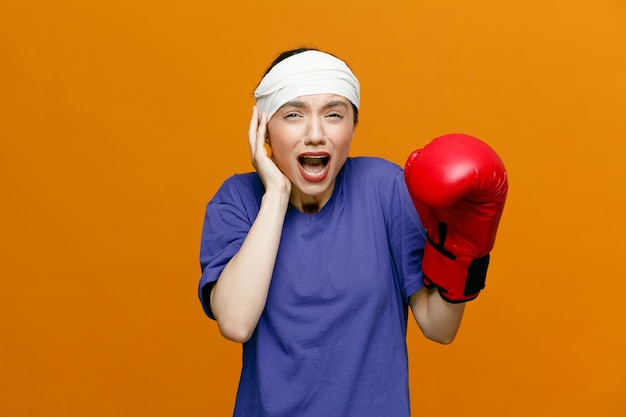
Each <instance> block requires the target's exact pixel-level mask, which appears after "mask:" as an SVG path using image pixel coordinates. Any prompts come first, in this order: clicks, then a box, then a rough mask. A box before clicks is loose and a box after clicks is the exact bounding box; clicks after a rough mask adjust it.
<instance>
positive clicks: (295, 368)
mask: <svg viewBox="0 0 626 417" xmlns="http://www.w3.org/2000/svg"><path fill="white" fill-rule="evenodd" d="M263 192H264V189H263V185H262V183H261V180H260V178H259V176H258V175H257V174H256V173H248V174H241V175H234V176H232V177H230V178H229V179H227V180H226V181H225V182H224V184H223V185H222V187H221V188H220V189H219V190H218V192H217V193H216V195H215V196H214V198H213V199H212V200H211V201H210V202H209V204H208V205H207V211H206V217H205V223H204V229H203V233H202V244H201V251H200V252H201V253H200V262H201V267H202V270H203V274H202V278H201V279H200V286H199V294H200V298H201V302H202V305H203V308H204V310H205V312H206V314H207V315H208V316H209V317H212V314H211V309H210V305H209V300H208V297H207V298H205V297H203V288H204V286H205V285H211V284H212V283H214V282H215V281H216V280H217V279H218V277H219V275H220V273H221V271H222V269H223V268H224V266H225V265H226V264H227V263H228V261H229V260H230V258H231V257H232V256H233V255H235V253H237V251H238V250H239V248H240V247H241V244H242V242H243V240H244V239H245V237H246V234H247V232H248V230H249V229H250V227H251V225H252V223H253V221H254V219H255V218H256V215H257V213H258V211H259V207H260V204H261V197H262V196H263ZM424 236H425V233H424V230H423V228H422V226H421V223H420V221H419V217H418V215H417V212H416V211H415V209H414V207H413V204H412V203H411V199H410V197H409V194H408V191H407V189H406V185H405V183H404V177H403V171H402V169H401V168H400V167H399V166H398V165H396V164H393V163H391V162H388V161H385V160H383V159H379V158H371V157H359V158H348V160H347V161H346V163H345V165H344V167H343V168H342V170H341V171H340V173H339V175H338V176H337V181H336V185H335V189H334V191H333V194H332V196H331V198H330V199H329V201H328V202H327V204H326V205H325V206H324V207H323V208H322V209H321V210H320V211H319V212H318V213H316V214H312V215H311V214H305V213H302V212H300V211H298V210H297V209H295V208H294V207H293V206H291V205H290V206H289V208H288V209H287V213H286V217H285V222H284V226H283V233H282V237H281V242H280V247H279V250H278V255H277V259H276V264H275V267H274V274H273V277H272V281H271V284H270V289H269V294H268V298H267V303H266V306H265V310H264V311H263V314H262V315H261V318H260V320H259V323H258V325H257V328H256V330H255V331H254V333H253V335H252V337H251V338H250V340H249V341H248V342H246V343H244V345H243V367H242V372H241V378H240V383H239V389H238V393H237V400H236V404H235V411H234V416H237V417H239V416H245V417H250V416H255V417H263V416H268V417H269V416H271V417H309V416H311V417H320V416H324V417H334V416H337V417H351V416H355V417H368V416H371V417H385V416H390V417H402V416H409V415H410V402H409V388H408V359H407V348H406V328H407V327H406V326H407V317H408V297H409V296H410V295H411V294H413V293H414V292H416V291H418V290H419V289H421V288H422V286H423V281H422V272H421V261H422V254H423V248H424V240H425V237H424ZM206 288H210V287H206ZM206 288H205V289H206ZM204 294H206V291H205V292H204Z"/></svg>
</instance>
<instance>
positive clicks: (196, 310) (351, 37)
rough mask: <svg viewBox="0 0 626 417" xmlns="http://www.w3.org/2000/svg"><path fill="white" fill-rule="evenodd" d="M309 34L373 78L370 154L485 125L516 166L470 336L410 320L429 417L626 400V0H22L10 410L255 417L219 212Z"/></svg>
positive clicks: (11, 81) (9, 51)
mask: <svg viewBox="0 0 626 417" xmlns="http://www.w3.org/2000/svg"><path fill="white" fill-rule="evenodd" d="M227 3H229V4H227ZM302 44H308V45H314V46H318V47H320V48H322V49H325V50H328V51H329V52H333V53H335V54H338V55H339V56H341V57H343V58H344V59H345V60H346V61H347V62H348V63H349V64H350V65H351V66H352V68H353V69H354V71H355V72H356V74H357V75H358V77H359V78H360V81H361V83H362V109H361V124H360V126H359V128H358V130H357V135H356V139H355V142H354V147H353V154H354V155H363V154H366V155H379V156H383V157H386V158H388V159H390V160H393V161H395V162H397V163H399V164H403V163H404V161H405V158H406V156H407V155H408V154H409V153H410V152H411V151H412V150H413V149H415V148H417V147H420V146H422V145H424V144H425V143H426V142H428V141H430V140H431V139H432V138H434V137H435V136H438V135H441V134H444V133H449V132H466V133H470V134H473V135H475V136H478V137H480V138H482V139H483V140H485V141H487V142H488V143H490V144H491V145H492V146H493V147H494V148H495V149H496V150H497V151H498V153H499V154H500V155H501V157H502V158H503V160H504V161H505V163H506V165H507V168H508V171H509V174H510V178H511V183H510V185H511V191H510V193H509V198H508V201H507V206H506V209H505V213H504V216H503V219H502V223H501V227H500V230H499V235H498V240H497V243H496V248H495V250H494V252H493V257H492V259H493V261H492V265H491V267H490V273H489V277H488V282H487V288H486V290H485V291H484V292H483V294H482V295H481V296H480V297H479V299H478V300H476V301H474V302H472V303H471V304H470V305H469V306H468V309H467V314H466V318H465V320H464V323H463V327H462V329H461V331H460V333H459V336H458V338H457V340H456V341H455V343H454V344H452V345H450V346H440V345H436V344H434V343H432V342H428V341H426V340H425V339H423V337H422V336H421V335H420V334H419V333H418V331H417V328H416V326H415V325H413V324H412V325H411V327H410V329H409V345H410V348H411V361H410V368H411V369H410V372H411V387H412V401H413V408H414V411H415V414H416V415H422V416H456V415H460V414H459V413H462V415H465V416H535V417H536V416H557V415H567V416H585V417H586V416H625V415H626V332H625V325H624V320H625V318H626V302H625V301H624V297H625V295H626V279H625V278H624V276H625V274H624V257H625V256H626V253H625V252H626V251H625V249H626V245H625V244H624V236H625V232H626V221H625V220H624V213H625V212H626V207H625V199H626V192H625V191H626V186H625V185H624V180H625V179H626V170H625V164H624V155H625V154H626V144H625V143H626V140H625V139H626V138H625V134H624V132H625V131H626V3H625V2H624V1H622V0H598V1H594V2H589V1H582V0H557V1H552V2H546V1H544V0H527V1H525V2H502V1H496V0H488V1H487V0H483V1H461V0H456V1H453V0H442V1H421V0H420V1H415V2H414V1H409V0H406V1H398V2H393V1H392V2H382V3H379V2H362V1H357V0H346V1H339V2H332V3H328V2H308V3H298V2H296V3H294V2H287V1H277V0H266V1H263V2H256V1H244V2H214V1H200V0H177V1H173V0H156V1H154V0H153V1H145V0H143V1H120V0H108V1H97V0H93V1H71V0H59V1H55V2H47V1H35V0H2V1H0V186H1V197H0V198H1V200H0V202H1V204H0V210H1V213H0V222H1V223H0V226H1V229H0V275H1V281H0V282H1V285H2V290H1V291H0V299H1V301H0V325H1V328H0V330H1V342H0V354H1V358H2V360H1V362H0V378H1V379H0V396H1V398H0V415H2V416H11V417H18V416H29V417H30V416H44V415H45V416H68V417H70V416H133V417H137V416H150V417H157V416H185V417H191V416H227V415H230V413H231V410H232V403H233V399H234V394H235V389H236V384H237V380H238V372H239V364H240V355H241V352H240V346H238V345H236V344H234V343H231V342H227V341H225V340H223V339H222V338H221V337H220V336H219V334H218V331H217V328H216V325H215V323H214V322H212V321H210V320H209V319H207V318H205V317H204V316H203V313H202V310H201V308H200V305H199V303H198V301H197V297H196V285H197V281H198V278H199V274H200V269H199V264H198V246H199V239H200V231H201V225H202V219H203V215H204V205H205V203H206V202H207V201H208V200H209V198H210V197H211V196H212V195H213V193H214V192H215V190H216V188H217V187H218V186H219V184H220V183H221V182H222V181H223V179H224V178H226V176H228V175H230V174H232V173H234V172H241V171H248V170H250V169H251V168H252V167H251V165H250V162H249V155H248V149H247V142H246V136H245V135H246V130H247V124H248V120H249V116H250V109H251V106H252V104H253V102H252V99H251V93H252V91H253V89H254V87H255V85H256V83H257V81H258V79H259V77H260V76H261V74H262V72H263V71H264V70H265V68H266V66H267V65H268V64H269V62H270V61H271V60H272V59H273V58H274V56H275V55H276V54H277V53H278V52H280V51H282V50H284V49H288V48H292V47H296V46H300V45H302Z"/></svg>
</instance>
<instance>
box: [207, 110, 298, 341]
mask: <svg viewBox="0 0 626 417" xmlns="http://www.w3.org/2000/svg"><path fill="white" fill-rule="evenodd" d="M266 129H267V117H266V115H265V114H263V115H262V117H261V120H260V121H259V116H258V110H257V108H256V106H255V107H254V109H253V111H252V118H251V120H250V128H249V131H248V142H249V145H250V154H251V157H252V164H253V165H254V167H255V169H256V171H257V173H258V174H259V176H260V177H261V180H262V181H263V185H264V186H265V194H264V195H263V198H262V200H261V207H260V209H259V213H258V215H257V217H256V219H255V220H254V223H253V224H252V227H251V228H250V231H249V232H248V235H247V236H246V239H245V240H244V242H243V244H242V246H241V249H240V250H239V252H238V253H237V254H236V255H235V256H233V258H232V259H231V260H230V262H229V263H228V264H227V265H226V267H225V268H224V270H223V271H222V273H221V275H220V278H219V279H218V280H217V282H216V283H215V285H214V286H213V288H212V289H211V310H212V312H213V314H214V316H215V319H216V320H217V323H218V326H219V329H220V332H221V333H222V335H223V336H224V337H225V338H226V339H229V340H232V341H235V342H239V343H243V342H245V341H247V340H248V339H249V338H250V336H251V335H252V333H253V332H254V329H255V328H256V325H257V323H258V321H259V318H260V317H261V313H262V312H263V309H264V307H265V301H266V300H267V293H268V289H269V286H270V282H271V279H272V273H273V270H274V263H275V261H276V255H277V253H278V246H279V243H280V238H281V232H282V228H283V222H284V219H285V213H286V211H287V207H288V204H289V195H290V192H291V182H290V181H289V180H288V179H287V177H286V176H285V175H284V174H283V173H282V172H281V171H280V170H279V169H278V167H276V165H275V164H274V162H273V161H272V160H271V159H270V158H269V157H268V155H267V151H266V149H265V146H264V142H265V134H266Z"/></svg>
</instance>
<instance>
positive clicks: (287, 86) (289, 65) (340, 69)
mask: <svg viewBox="0 0 626 417" xmlns="http://www.w3.org/2000/svg"><path fill="white" fill-rule="evenodd" d="M310 94H337V95H340V96H343V97H345V98H347V99H348V100H350V102H352V104H354V105H355V106H356V108H357V109H358V108H359V103H360V85H359V81H358V80H357V79H356V77H355V76H354V74H353V73H352V71H351V70H350V68H349V67H348V66H347V65H346V63H345V62H343V61H342V60H340V59H339V58H336V57H334V56H333V55H330V54H327V53H325V52H321V51H315V50H313V51H305V52H300V53H298V54H295V55H292V56H290V57H289V58H286V59H284V60H282V61H280V62H279V63H278V64H276V65H275V66H274V67H273V68H272V69H271V70H270V71H269V72H268V73H267V74H266V75H265V77H263V79H262V80H261V82H260V83H259V86H258V87H257V89H256V91H255V92H254V98H255V99H256V105H257V107H258V108H259V114H261V113H263V112H265V113H267V119H268V120H269V119H270V118H271V117H272V115H273V114H274V113H276V111H277V110H278V109H279V108H280V107H281V106H282V105H283V104H285V103H287V102H288V101H290V100H292V99H294V98H296V97H300V96H306V95H310Z"/></svg>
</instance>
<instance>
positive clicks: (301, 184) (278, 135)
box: [267, 94, 355, 212]
mask: <svg viewBox="0 0 626 417" xmlns="http://www.w3.org/2000/svg"><path fill="white" fill-rule="evenodd" d="M267 129H268V134H269V135H268V143H269V145H270V147H271V149H272V157H273V158H274V162H275V163H276V165H277V166H278V168H280V170H281V171H282V172H283V173H284V174H285V175H286V176H287V177H288V178H289V180H290V181H291V182H292V184H293V187H292V192H291V199H290V201H291V204H293V205H294V206H295V207H296V208H298V209H299V210H301V211H305V212H309V211H313V212H316V211H318V210H319V209H321V207H322V206H323V205H324V204H326V202H327V201H328V199H329V198H330V196H331V195H332V192H333V189H334V186H335V179H336V177H337V173H338V172H339V170H340V169H341V167H342V166H343V164H344V163H345V161H346V159H347V158H348V154H349V151H350V144H351V142H352V137H353V136H354V129H355V125H354V109H353V108H352V104H351V103H350V101H349V100H348V99H346V98H345V97H343V96H339V95H336V94H313V95H307V96H300V97H296V98H294V99H293V100H290V101H289V102H287V103H285V104H284V105H283V106H282V107H281V108H280V109H278V111H277V112H276V113H274V115H273V116H272V118H271V119H270V121H269V122H268V125H267ZM307 208H308V209H307Z"/></svg>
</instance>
